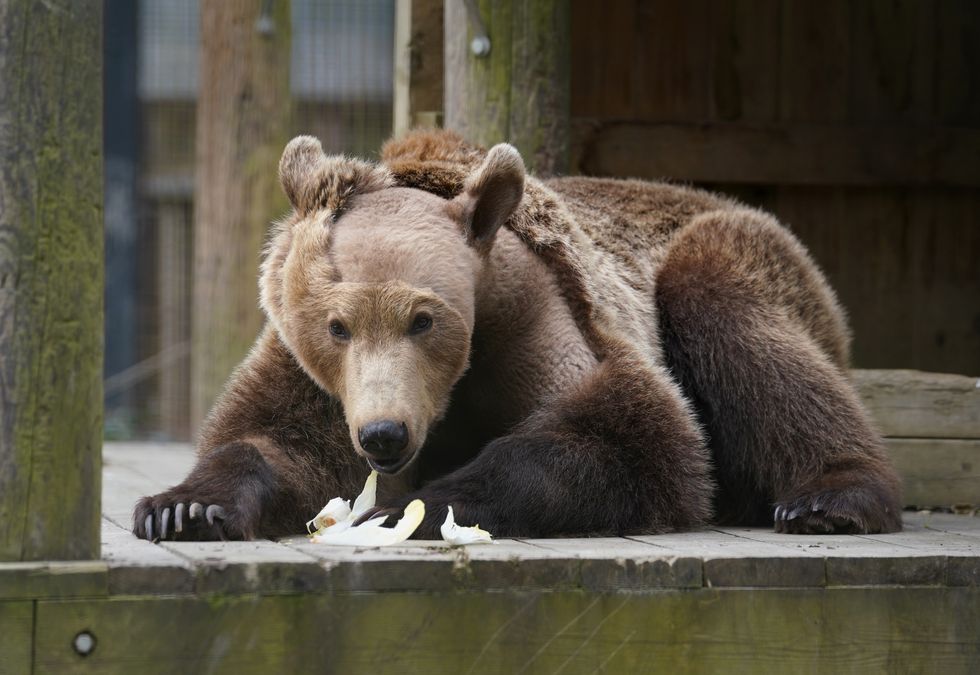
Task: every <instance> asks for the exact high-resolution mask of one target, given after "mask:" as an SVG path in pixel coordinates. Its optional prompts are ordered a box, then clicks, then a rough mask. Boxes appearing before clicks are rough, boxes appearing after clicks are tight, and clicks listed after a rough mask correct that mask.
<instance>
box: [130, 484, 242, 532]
mask: <svg viewBox="0 0 980 675" xmlns="http://www.w3.org/2000/svg"><path fill="white" fill-rule="evenodd" d="M258 525H259V514H258V513H249V512H248V511H247V510H246V509H242V508H240V507H239V506H238V505H236V504H234V503H232V502H230V501H227V500H220V501H219V500H216V499H214V498H213V496H212V497H211V498H208V497H206V496H203V495H201V494H197V493H195V492H194V491H192V490H188V489H187V488H186V487H184V486H183V485H178V486H177V487H175V488H172V489H170V490H167V491H166V492H163V493H160V494H158V495H156V496H153V497H143V499H141V500H140V501H139V503H137V504H136V510H135V511H134V513H133V534H135V535H136V536H137V537H139V538H140V539H148V540H149V541H161V540H163V541H166V540H173V541H177V540H195V541H203V540H213V539H252V538H253V537H254V536H255V535H254V533H255V531H256V530H257V528H258Z"/></svg>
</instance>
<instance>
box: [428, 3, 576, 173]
mask: <svg viewBox="0 0 980 675" xmlns="http://www.w3.org/2000/svg"><path fill="white" fill-rule="evenodd" d="M570 22H571V19H570V9H569V2H568V0H528V1H526V2H520V3H518V2H509V1H508V2H491V1H490V0H480V2H476V0H467V1H464V0H451V1H450V2H447V3H446V4H445V58H446V71H445V126H446V127H447V128H449V129H454V130H456V131H458V132H460V133H461V134H463V135H464V136H466V137H467V138H470V139H472V140H474V141H476V142H478V143H481V144H483V145H486V146H490V145H493V144H495V143H500V142H503V141H508V142H510V143H512V144H513V145H515V146H516V147H517V149H518V150H520V152H521V154H522V155H523V157H524V161H525V163H526V164H527V165H528V167H529V168H531V169H532V170H533V171H535V172H536V173H538V174H541V175H550V174H556V173H564V172H565V171H566V169H567V166H568V130H569V81H570V76H569V58H570V49H571V40H570V30H571V29H570ZM484 30H485V33H486V35H483V32H484ZM480 37H485V38H487V40H488V42H486V43H484V46H485V47H486V49H488V51H484V52H481V53H476V52H477V51H480V50H474V47H473V44H474V39H475V38H480Z"/></svg>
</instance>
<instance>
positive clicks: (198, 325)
mask: <svg viewBox="0 0 980 675" xmlns="http://www.w3.org/2000/svg"><path fill="white" fill-rule="evenodd" d="M264 8H268V9H269V10H271V14H269V15H264V14H263V9H264ZM289 10H290V7H289V2H288V0H276V1H275V2H271V3H270V2H264V1H263V0H243V1H241V2H224V0H204V1H203V2H202V3H201V80H200V98H199V102H198V108H197V140H196V143H197V160H196V161H197V176H196V181H197V182H196V193H195V200H196V201H195V212H194V289H193V305H194V306H193V309H192V320H191V333H192V352H191V424H192V425H193V426H194V427H195V428H196V427H197V426H198V425H199V423H200V422H201V420H202V419H203V417H204V415H205V414H207V411H208V409H209V408H210V406H211V404H212V403H213V401H214V399H215V397H216V396H217V395H218V393H219V392H220V391H221V388H222V386H223V385H224V383H225V380H227V379H228V376H229V375H230V374H231V371H232V370H233V369H234V367H235V366H236V365H237V364H238V362H239V361H241V360H242V358H243V357H244V356H245V354H246V353H247V352H248V348H249V347H250V346H251V344H252V341H253V340H254V339H255V336H256V335H257V334H258V332H259V329H260V327H261V325H262V314H261V312H260V311H259V307H258V288H257V279H258V268H259V256H260V252H261V249H262V243H263V241H264V238H265V234H266V232H267V230H268V228H269V223H270V222H271V221H272V220H273V219H275V218H277V217H278V216H280V215H282V214H283V213H284V212H285V210H286V206H287V204H286V201H285V198H284V197H282V196H281V193H280V190H279V183H278V177H277V170H278V164H279V154H280V153H281V152H282V149H283V147H284V146H285V144H286V142H287V141H288V140H289V139H288V138H287V134H288V131H289V127H288V120H289V114H290V105H289V57H290V48H289V45H290V11H289Z"/></svg>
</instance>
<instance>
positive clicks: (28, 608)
mask: <svg viewBox="0 0 980 675" xmlns="http://www.w3.org/2000/svg"><path fill="white" fill-rule="evenodd" d="M33 643H34V603H33V602H0V675H23V674H24V673H29V672H31V666H32V662H31V658H32V656H33V653H32V652H33Z"/></svg>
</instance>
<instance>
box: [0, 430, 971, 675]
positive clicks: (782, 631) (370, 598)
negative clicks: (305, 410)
mask: <svg viewBox="0 0 980 675" xmlns="http://www.w3.org/2000/svg"><path fill="white" fill-rule="evenodd" d="M104 458H105V473H104V481H103V493H104V494H103V506H104V512H105V515H104V518H103V548H102V551H103V559H102V560H98V561H91V562H42V563H0V675H6V673H18V674H20V673H58V674H59V675H60V674H62V673H99V674H100V675H105V674H107V673H108V674H111V673H140V675H153V674H155V673H193V672H209V673H234V674H235V675H243V674H249V673H256V674H258V673H285V672H324V673H360V672H364V673H399V674H402V673H425V674H426V675H429V674H432V673H436V674H438V673H447V674H449V673H453V674H455V673H468V672H475V673H521V672H524V673H539V672H540V673H558V672H561V673H598V672H609V673H648V672H660V671H663V672H747V673H757V672H779V673H792V672H806V673H813V672H827V673H845V672H854V673H866V672H943V673H944V674H945V673H975V672H980V518H976V517H972V516H955V515H949V514H931V515H930V514H919V513H909V514H906V515H907V517H906V526H907V529H906V531H905V532H903V533H901V534H896V535H887V536H827V537H801V536H786V535H776V534H774V533H772V532H771V531H769V530H767V529H761V528H757V529H750V528H720V529H710V530H706V531H702V532H690V533H684V534H671V535H664V536H655V537H628V538H603V539H537V540H501V541H499V542H498V543H496V544H494V545H492V546H474V547H469V548H465V549H451V548H448V547H446V546H444V545H443V544H442V543H441V542H407V543H406V544H404V545H400V546H396V547H391V548H383V549H373V550H370V549H368V550H359V549H352V548H339V547H328V546H321V545H313V544H310V543H309V542H308V541H307V540H306V538H305V537H302V536H299V537H293V538H289V539H287V540H284V541H279V542H272V541H256V542H227V543H221V542H216V543H193V542H183V543H163V544H160V545H155V544H151V543H149V542H146V541H140V540H138V539H136V538H135V537H134V536H133V535H132V534H130V532H129V526H130V517H131V512H132V508H133V505H134V503H135V502H136V500H137V499H138V498H139V497H140V496H142V495H144V494H150V493H154V492H157V491H159V490H161V489H164V488H166V487H168V486H169V485H171V484H174V483H176V482H179V481H180V480H181V479H182V478H183V477H184V475H185V474H186V472H187V470H188V469H189V468H190V465H191V463H192V461H193V456H192V453H191V450H190V448H189V447H187V446H184V445H159V444H157V445H154V444H139V445H135V444H108V445H107V446H106V448H105V453H104ZM76 645H82V646H85V645H88V647H89V649H87V650H86V649H81V648H79V647H76Z"/></svg>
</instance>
